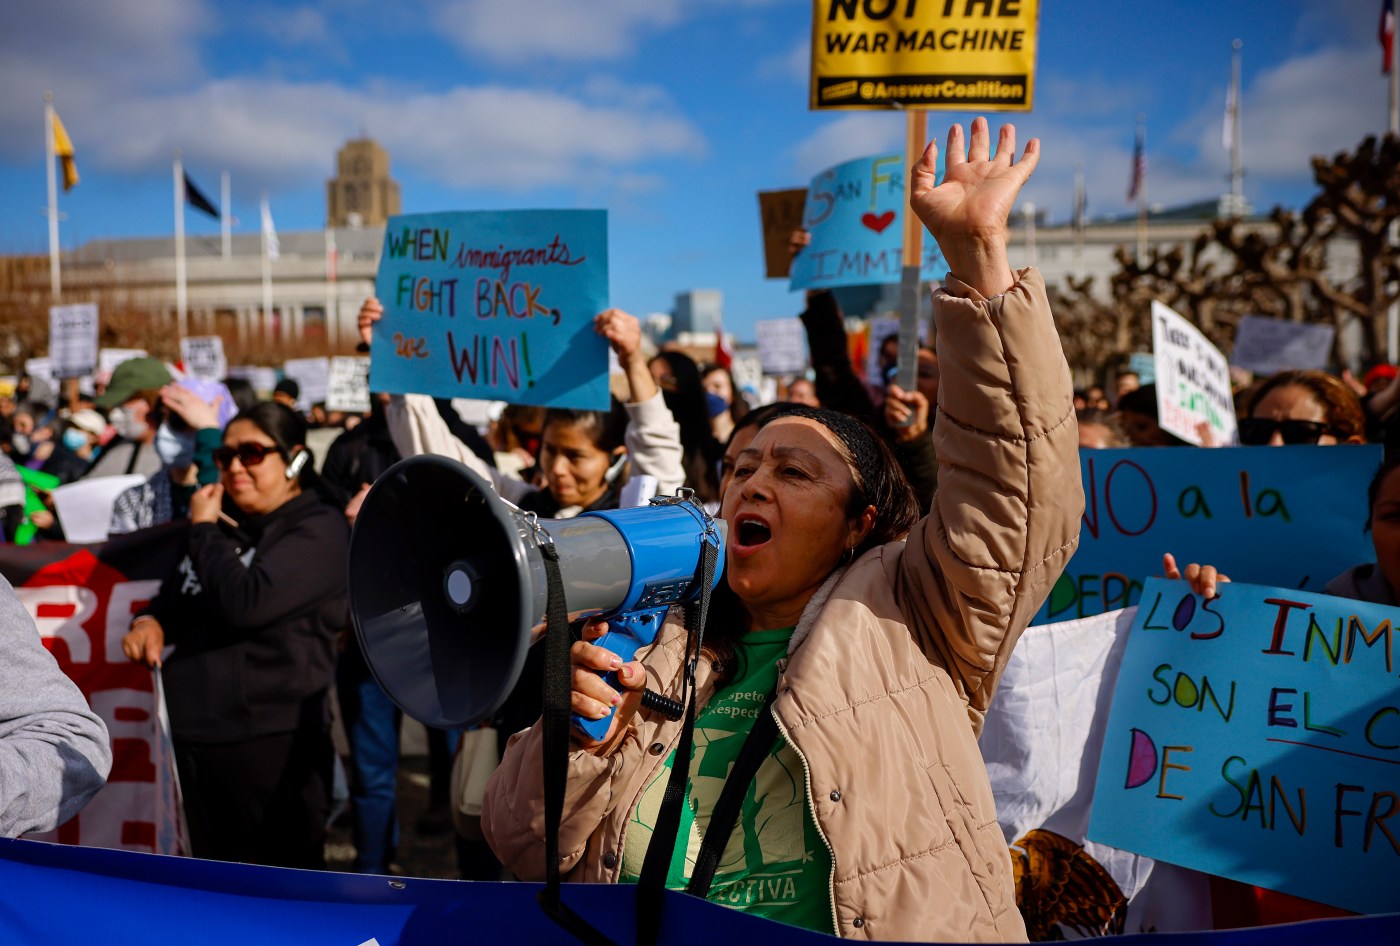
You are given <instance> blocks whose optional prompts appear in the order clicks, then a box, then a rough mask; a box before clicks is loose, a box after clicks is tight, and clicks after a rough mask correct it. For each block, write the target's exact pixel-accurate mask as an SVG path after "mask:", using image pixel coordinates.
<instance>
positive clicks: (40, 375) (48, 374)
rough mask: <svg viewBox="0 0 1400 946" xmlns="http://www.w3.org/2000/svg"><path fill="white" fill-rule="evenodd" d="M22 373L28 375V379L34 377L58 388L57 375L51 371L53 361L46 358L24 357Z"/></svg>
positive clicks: (55, 388)
mask: <svg viewBox="0 0 1400 946" xmlns="http://www.w3.org/2000/svg"><path fill="white" fill-rule="evenodd" d="M24 373H25V374H27V375H29V377H30V380H33V379H35V378H37V379H39V380H40V381H43V382H44V383H45V384H47V385H49V386H51V387H52V388H53V389H54V390H55V391H56V390H58V375H56V374H54V373H53V361H52V360H50V359H48V358H26V359H24Z"/></svg>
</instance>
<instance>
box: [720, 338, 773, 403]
mask: <svg viewBox="0 0 1400 946" xmlns="http://www.w3.org/2000/svg"><path fill="white" fill-rule="evenodd" d="M729 373H730V374H731V375H733V376H734V386H735V387H737V388H738V389H739V390H740V391H743V392H745V393H746V394H747V395H748V398H749V406H751V407H757V406H759V404H761V403H767V402H762V401H759V400H758V397H759V395H760V394H761V393H762V385H763V362H761V361H759V360H758V354H757V353H756V352H752V351H747V352H741V353H739V354H736V355H735V356H734V361H733V363H731V364H730V366H729Z"/></svg>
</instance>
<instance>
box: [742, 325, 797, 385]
mask: <svg viewBox="0 0 1400 946" xmlns="http://www.w3.org/2000/svg"><path fill="white" fill-rule="evenodd" d="M754 331H755V332H757V333H758V360H759V363H760V364H762V365H763V373H764V374H800V373H802V372H803V371H806V370H807V330H806V329H805V328H803V327H802V323H801V322H799V321H798V320H797V319H763V320H761V321H758V322H755V323H754Z"/></svg>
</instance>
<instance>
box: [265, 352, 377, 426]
mask: <svg viewBox="0 0 1400 946" xmlns="http://www.w3.org/2000/svg"><path fill="white" fill-rule="evenodd" d="M282 373H283V374H285V375H286V376H287V377H289V378H291V379H293V380H294V381H296V383H297V385H298V386H299V387H300V388H301V394H300V395H299V396H298V397H297V410H299V411H302V412H303V413H305V412H306V411H308V410H310V409H311V405H312V404H323V403H325V400H326V391H327V389H328V388H329V386H330V379H331V360H330V359H329V358H293V359H292V360H291V361H289V362H287V363H286V364H285V365H283V366H282ZM366 383H368V381H366Z"/></svg>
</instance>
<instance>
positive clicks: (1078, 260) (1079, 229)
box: [1074, 161, 1088, 279]
mask: <svg viewBox="0 0 1400 946" xmlns="http://www.w3.org/2000/svg"><path fill="white" fill-rule="evenodd" d="M1087 223H1088V221H1087V220H1085V219H1084V162H1083V161H1076V162H1075V163H1074V278H1075V279H1083V278H1084V227H1085V226H1086V225H1087Z"/></svg>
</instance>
